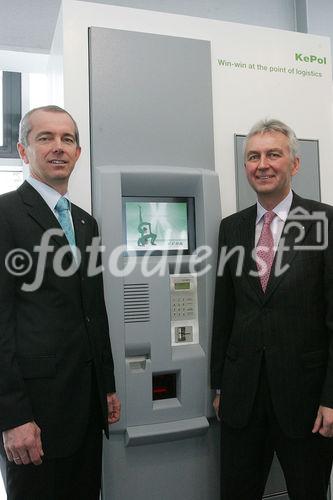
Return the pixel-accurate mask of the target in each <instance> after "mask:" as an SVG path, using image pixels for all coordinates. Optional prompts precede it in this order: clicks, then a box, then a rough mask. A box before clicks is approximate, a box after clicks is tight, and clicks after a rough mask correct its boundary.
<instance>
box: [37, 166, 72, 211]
mask: <svg viewBox="0 0 333 500" xmlns="http://www.w3.org/2000/svg"><path fill="white" fill-rule="evenodd" d="M27 182H29V184H30V185H31V186H32V187H33V188H35V189H36V191H38V193H39V194H40V195H41V197H42V198H43V200H44V201H45V203H47V205H48V206H49V207H50V209H51V210H52V212H54V209H55V206H56V204H57V203H58V201H59V199H60V198H61V194H60V193H58V191H56V190H55V189H53V188H52V187H51V186H48V185H47V184H45V183H44V182H41V181H39V180H37V179H35V178H34V177H32V176H31V175H29V177H28V178H27ZM63 196H64V197H65V198H67V199H68V201H69V207H70V206H71V201H70V199H69V194H68V191H67V193H65V194H64V195H63Z"/></svg>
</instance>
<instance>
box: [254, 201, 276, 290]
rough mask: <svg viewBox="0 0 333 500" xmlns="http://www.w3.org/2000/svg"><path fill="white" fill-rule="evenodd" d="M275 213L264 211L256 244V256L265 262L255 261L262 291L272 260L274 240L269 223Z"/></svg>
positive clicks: (265, 284)
mask: <svg viewBox="0 0 333 500" xmlns="http://www.w3.org/2000/svg"><path fill="white" fill-rule="evenodd" d="M275 216H276V214H275V213H274V212H272V211H269V212H266V213H265V215H264V224H263V226H262V230H261V234H260V238H259V241H258V244H257V252H256V254H257V257H260V259H261V260H262V261H263V262H264V263H265V268H264V266H263V265H262V266H259V264H258V262H257V267H258V271H259V272H260V276H259V278H260V283H261V287H262V289H263V291H264V292H265V290H266V287H267V283H268V279H269V275H270V272H271V267H272V264H273V260H274V240H273V235H272V231H271V223H272V221H273V219H274V217H275Z"/></svg>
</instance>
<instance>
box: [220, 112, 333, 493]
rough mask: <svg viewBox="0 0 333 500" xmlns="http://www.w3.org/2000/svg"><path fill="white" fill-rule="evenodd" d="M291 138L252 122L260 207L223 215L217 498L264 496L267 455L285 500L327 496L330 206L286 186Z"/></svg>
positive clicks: (251, 176) (293, 167) (332, 377)
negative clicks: (276, 467)
mask: <svg viewBox="0 0 333 500" xmlns="http://www.w3.org/2000/svg"><path fill="white" fill-rule="evenodd" d="M299 166H300V160H299V158H298V156H297V139H296V136H295V134H294V132H293V131H292V130H291V129H290V128H289V127H288V126H287V125H285V124H284V123H282V122H280V121H277V120H266V121H262V122H259V123H257V124H256V125H255V126H254V127H253V128H252V129H251V131H250V133H249V134H248V136H247V139H246V146H245V171H246V175H247V179H248V181H249V183H250V185H251V186H252V188H253V189H254V190H255V191H256V193H257V197H258V201H257V204H256V205H254V206H252V207H250V208H248V209H245V210H242V211H241V212H239V213H237V214H234V215H232V216H230V217H227V218H226V219H224V220H223V221H222V223H221V227H220V235H219V249H220V252H219V254H220V261H219V270H218V277H217V281H216V292H215V312H214V328H213V339H212V359H211V384H212V388H213V389H216V393H217V394H216V397H215V399H214V402H213V405H214V408H215V410H216V412H217V414H218V416H219V418H220V419H221V498H222V499H223V500H259V499H261V498H262V495H263V492H264V488H265V484H266V480H267V476H268V473H269V469H270V466H271V463H272V459H273V454H274V451H275V452H276V454H277V456H278V458H279V461H280V463H281V466H282V469H283V472H284V475H285V479H286V483H287V488H288V492H289V495H290V498H291V499H292V500H305V499H307V500H325V499H326V492H327V487H328V482H329V477H330V471H331V466H332V454H333V442H332V436H333V342H332V334H333V252H332V242H333V227H332V224H333V209H332V207H331V206H328V205H325V204H323V203H318V202H316V201H311V200H306V199H302V198H300V197H299V196H297V195H296V194H295V193H293V192H292V191H291V179H292V177H293V176H294V175H295V174H296V173H297V172H298V170H299Z"/></svg>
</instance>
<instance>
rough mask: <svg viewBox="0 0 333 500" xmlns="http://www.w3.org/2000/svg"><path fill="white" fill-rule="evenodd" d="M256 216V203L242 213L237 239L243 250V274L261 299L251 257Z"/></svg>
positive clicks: (254, 265)
mask: <svg viewBox="0 0 333 500" xmlns="http://www.w3.org/2000/svg"><path fill="white" fill-rule="evenodd" d="M256 217H257V205H253V206H252V207H250V208H249V209H248V210H247V211H246V212H245V213H243V214H242V221H241V224H240V226H239V235H238V237H239V240H238V241H241V242H242V246H243V247H244V250H245V258H244V274H245V276H246V279H247V280H248V281H249V283H250V285H251V286H252V287H253V289H254V291H255V293H256V294H257V296H258V298H259V299H260V300H262V296H263V292H262V289H261V285H260V281H259V278H258V277H257V276H255V275H253V274H254V273H257V265H256V262H255V259H254V258H253V250H254V248H255V227H256Z"/></svg>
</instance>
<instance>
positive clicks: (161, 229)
mask: <svg viewBox="0 0 333 500" xmlns="http://www.w3.org/2000/svg"><path fill="white" fill-rule="evenodd" d="M123 208H124V216H125V224H124V228H125V243H126V248H127V252H128V253H136V254H139V255H140V254H142V253H145V252H147V251H149V252H154V253H160V252H167V253H177V252H182V253H187V254H188V253H191V252H192V251H193V246H194V244H193V243H194V232H195V231H194V208H193V198H163V197H160V198H151V197H141V198H137V197H136V198H134V197H124V198H123Z"/></svg>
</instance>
